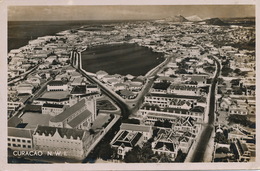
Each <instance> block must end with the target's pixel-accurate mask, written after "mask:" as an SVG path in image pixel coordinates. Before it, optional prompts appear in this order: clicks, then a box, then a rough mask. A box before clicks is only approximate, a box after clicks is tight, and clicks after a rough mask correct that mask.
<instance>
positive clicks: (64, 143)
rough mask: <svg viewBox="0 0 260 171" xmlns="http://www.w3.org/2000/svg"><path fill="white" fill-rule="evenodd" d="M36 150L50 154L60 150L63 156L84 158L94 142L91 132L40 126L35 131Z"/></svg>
mask: <svg viewBox="0 0 260 171" xmlns="http://www.w3.org/2000/svg"><path fill="white" fill-rule="evenodd" d="M33 143H34V148H35V150H39V151H42V152H43V153H44V154H47V153H48V155H49V156H51V155H54V154H53V153H55V151H58V152H59V153H60V155H61V156H62V157H68V158H75V159H84V158H85V157H86V151H87V150H88V148H89V146H90V145H91V144H92V136H90V134H89V132H87V131H83V130H79V129H70V128H57V127H49V126H38V127H37V128H36V129H35V131H34V133H33Z"/></svg>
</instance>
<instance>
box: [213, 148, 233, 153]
mask: <svg viewBox="0 0 260 171" xmlns="http://www.w3.org/2000/svg"><path fill="white" fill-rule="evenodd" d="M229 152H230V151H229V149H228V148H226V147H219V148H217V149H216V153H225V154H227V153H229Z"/></svg>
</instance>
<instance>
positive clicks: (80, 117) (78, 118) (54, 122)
mask: <svg viewBox="0 0 260 171" xmlns="http://www.w3.org/2000/svg"><path fill="white" fill-rule="evenodd" d="M95 119H96V101H95V100H94V99H89V100H86V99H81V100H80V101H79V102H77V103H76V104H74V105H73V106H71V107H69V108H67V109H66V110H64V111H63V112H62V113H60V114H58V115H56V116H54V117H53V118H51V119H50V123H49V125H50V126H53V127H61V128H75V129H89V128H90V127H91V123H93V121H94V120H95Z"/></svg>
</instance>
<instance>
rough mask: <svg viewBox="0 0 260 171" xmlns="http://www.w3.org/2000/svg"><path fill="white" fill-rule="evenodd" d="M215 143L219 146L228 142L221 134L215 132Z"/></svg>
mask: <svg viewBox="0 0 260 171" xmlns="http://www.w3.org/2000/svg"><path fill="white" fill-rule="evenodd" d="M215 142H217V143H220V144H227V143H228V140H227V138H226V137H225V135H224V134H223V133H220V132H217V133H216V136H215Z"/></svg>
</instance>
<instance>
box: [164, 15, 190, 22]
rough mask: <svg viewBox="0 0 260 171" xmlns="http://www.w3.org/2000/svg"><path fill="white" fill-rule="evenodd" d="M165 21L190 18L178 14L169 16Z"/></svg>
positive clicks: (180, 20) (184, 20) (181, 20)
mask: <svg viewBox="0 0 260 171" xmlns="http://www.w3.org/2000/svg"><path fill="white" fill-rule="evenodd" d="M165 21H171V22H187V21H189V20H187V19H186V18H185V17H183V16H182V15H176V16H171V17H168V18H165Z"/></svg>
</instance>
